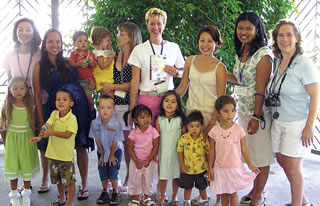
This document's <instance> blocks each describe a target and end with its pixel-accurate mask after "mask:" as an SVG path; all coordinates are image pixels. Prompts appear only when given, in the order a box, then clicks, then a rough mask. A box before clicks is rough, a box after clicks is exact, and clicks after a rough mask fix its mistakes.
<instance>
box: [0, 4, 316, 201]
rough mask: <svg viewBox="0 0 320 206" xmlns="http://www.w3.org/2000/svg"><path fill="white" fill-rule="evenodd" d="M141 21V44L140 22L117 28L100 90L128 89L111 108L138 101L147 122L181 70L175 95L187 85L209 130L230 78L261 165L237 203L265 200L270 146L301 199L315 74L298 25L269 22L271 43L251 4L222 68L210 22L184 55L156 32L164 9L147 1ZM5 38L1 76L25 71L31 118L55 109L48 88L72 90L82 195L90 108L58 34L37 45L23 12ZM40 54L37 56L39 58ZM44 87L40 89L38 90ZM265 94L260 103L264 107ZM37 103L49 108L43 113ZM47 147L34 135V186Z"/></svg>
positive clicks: (189, 106) (163, 19) (215, 30)
mask: <svg viewBox="0 0 320 206" xmlns="http://www.w3.org/2000/svg"><path fill="white" fill-rule="evenodd" d="M145 20H146V25H147V28H148V32H149V35H150V37H149V39H148V40H147V41H145V42H144V43H142V44H139V43H141V33H140V30H139V28H138V29H132V27H130V26H128V25H132V23H125V24H121V25H119V27H118V29H119V31H118V32H119V33H120V35H118V48H119V53H118V55H117V56H116V57H115V64H114V65H115V66H114V72H119V75H114V84H105V85H104V88H103V89H102V91H103V92H104V93H109V92H110V90H114V91H115V90H122V91H126V92H127V93H126V101H125V102H123V101H119V103H118V105H122V106H121V109H120V108H119V112H118V115H119V117H122V115H123V113H124V111H125V110H127V109H129V110H130V111H131V110H132V109H133V107H134V106H135V105H136V104H145V105H147V106H148V107H149V108H150V109H151V110H152V114H153V115H152V117H153V125H154V119H155V117H156V116H157V115H158V114H159V108H160V107H159V104H160V101H161V95H162V94H163V93H164V92H166V91H167V90H170V89H173V88H174V85H173V77H182V80H181V83H180V85H179V87H178V88H177V89H176V91H177V93H178V94H179V95H180V96H181V97H182V96H183V95H184V93H185V91H186V90H187V88H188V87H189V98H188V100H187V105H186V112H187V113H188V112H190V111H192V110H195V109H196V110H200V111H201V113H202V114H203V116H204V118H205V127H204V128H205V129H204V132H205V134H207V133H208V131H209V130H210V129H211V127H212V126H213V125H214V124H216V123H217V122H216V119H217V116H216V113H215V111H214V104H215V100H216V99H217V97H219V96H221V95H223V94H225V91H226V81H229V82H233V83H237V85H236V86H235V90H234V93H235V95H236V96H237V97H238V115H239V120H238V121H239V123H240V124H241V126H243V127H244V128H247V136H246V141H247V144H248V148H249V152H250V156H251V158H252V162H253V164H254V165H255V166H257V167H258V168H259V169H260V173H259V175H258V176H257V178H256V180H255V182H254V185H253V187H252V189H251V191H250V192H249V193H248V194H247V195H245V196H244V197H243V198H242V200H241V202H242V203H248V204H250V205H261V204H262V203H264V201H265V199H264V197H263V195H262V194H263V191H264V187H265V185H266V182H267V179H268V174H269V170H270V165H271V164H273V163H274V153H275V155H276V159H277V162H278V163H279V164H280V166H281V167H282V168H283V169H284V171H285V174H286V176H287V178H288V180H289V182H290V186H291V204H289V205H292V206H297V205H299V206H300V205H301V204H303V205H306V204H308V201H307V199H306V198H305V196H304V195H303V175H302V171H301V167H302V162H303V156H304V152H305V148H306V147H307V146H309V145H310V144H311V142H312V138H313V132H312V128H313V123H314V119H315V117H316V113H317V105H318V78H317V77H318V75H317V72H316V70H315V67H314V66H313V64H312V63H311V61H310V60H309V59H308V58H307V57H306V56H305V55H304V54H303V49H302V47H301V41H302V40H301V33H300V31H299V30H298V28H297V27H296V25H295V24H293V23H292V22H289V21H284V20H282V21H280V22H279V23H278V24H277V25H276V28H275V29H274V31H273V33H272V36H273V41H274V42H273V45H272V50H273V51H271V49H270V47H268V46H267V42H268V41H267V36H266V32H265V29H264V25H263V23H262V21H261V20H260V18H259V17H258V16H257V15H256V14H255V13H253V12H251V11H247V12H244V13H242V14H241V15H240V16H239V17H238V19H237V21H236V25H235V31H234V46H235V51H236V62H235V66H234V68H233V73H232V74H227V73H226V67H225V66H224V65H223V63H221V62H220V60H219V59H217V58H216V57H215V56H214V54H215V52H217V51H218V49H219V48H221V47H222V37H221V34H220V32H219V30H218V28H216V27H215V26H205V27H203V28H202V29H201V30H200V32H199V34H198V38H197V42H198V46H199V51H200V53H201V54H200V55H195V56H190V57H188V58H187V60H186V62H185V61H184V58H183V56H182V53H181V51H180V48H179V46H178V45H177V44H176V43H173V42H169V41H167V40H164V39H163V38H162V34H163V31H164V29H165V26H166V23H167V15H166V13H165V12H164V11H162V10H160V9H157V8H152V9H150V10H149V11H148V12H147V13H146V18H145ZM23 25H24V26H23ZM20 27H25V28H26V27H28V28H29V31H27V33H28V32H29V37H28V35H26V34H25V33H23V32H26V31H22V30H21V29H18V28H20ZM133 27H134V26H133ZM134 28H136V27H134ZM19 32H20V33H19ZM21 32H22V33H21ZM53 32H56V33H57V34H58V35H59V38H58V39H60V41H58V42H53V41H49V40H48V36H49V34H50V33H53ZM26 36H27V38H26ZM13 40H14V42H15V44H16V46H15V49H14V50H13V51H12V52H10V53H9V54H8V55H7V57H6V59H5V62H4V68H5V69H6V71H7V74H8V78H9V79H11V78H12V77H14V76H23V77H25V78H26V81H27V82H28V85H29V87H30V92H31V93H32V94H33V95H34V103H35V105H36V110H37V116H38V123H39V125H42V124H43V123H44V121H45V119H46V118H47V116H46V115H45V114H47V115H48V114H50V113H51V111H52V110H53V109H54V108H51V107H50V106H48V105H46V106H45V107H43V105H45V104H49V105H50V104H51V105H54V104H53V102H54V98H55V92H56V91H57V90H58V89H59V88H61V87H69V89H70V91H71V92H72V93H73V95H74V96H75V99H76V101H75V108H74V109H73V112H75V114H76V116H77V119H78V122H79V121H80V122H81V121H82V123H79V128H82V129H83V130H84V131H83V132H79V133H78V134H77V138H76V150H77V153H78V155H77V157H78V166H79V169H80V174H81V179H82V189H81V191H80V193H79V196H78V197H80V198H82V197H87V195H88V193H85V192H87V180H86V179H87V173H88V156H87V150H86V149H87V148H89V147H91V146H92V145H93V142H92V140H91V139H90V138H88V128H89V125H90V121H89V118H88V116H89V115H88V113H89V111H88V109H83V108H85V107H86V108H88V106H87V100H86V97H85V94H84V92H83V91H82V89H81V87H80V86H79V85H78V84H77V83H75V82H74V79H72V75H71V74H69V73H70V70H69V69H68V65H67V63H66V62H65V60H64V58H63V56H62V37H61V34H60V33H59V32H57V31H56V30H49V31H48V32H47V33H46V35H45V37H44V40H43V44H42V46H41V54H40V50H39V49H38V46H39V45H40V36H39V33H38V31H37V29H36V27H35V26H34V23H33V22H32V21H31V20H29V19H22V20H20V21H18V22H17V23H16V26H15V28H14V33H13ZM272 52H273V54H272ZM151 55H161V56H163V57H165V58H166V65H165V72H166V73H167V78H166V79H165V81H156V80H151V79H150V69H151V68H150V56H151ZM40 56H41V58H40ZM273 56H274V57H275V60H274V61H273ZM119 57H120V58H119ZM38 61H40V63H38V64H37V62H38ZM222 61H223V60H222ZM21 62H24V64H22V63H21ZM273 62H274V64H273ZM123 74H125V77H124V78H123ZM120 78H121V80H120ZM91 88H94V85H93V86H92V85H91ZM43 89H44V90H46V92H43ZM129 92H130V93H129ZM42 94H43V95H42ZM129 94H130V95H129ZM47 95H48V97H46V96H47ZM129 100H130V101H129ZM266 100H267V102H268V107H265V106H264V102H265V101H266ZM306 100H307V104H306ZM50 102H51V103H50ZM116 104H117V101H116ZM43 108H46V109H48V110H49V111H47V112H44V111H45V110H43ZM117 110H118V109H117ZM121 119H122V118H121ZM81 124H82V125H83V127H81V126H80V125H81ZM123 124H124V123H123ZM129 130H130V128H129V127H124V133H125V136H127V135H128V133H129ZM161 144H165V143H164V142H161ZM44 145H45V143H44ZM45 147H46V146H43V144H39V149H40V151H41V160H42V168H43V179H42V185H41V188H40V191H46V190H47V189H48V185H49V183H48V166H47V164H48V162H47V160H46V158H45V157H44V151H45ZM160 148H161V147H160ZM125 150H126V149H125ZM126 180H127V178H126ZM162 198H163V197H162Z"/></svg>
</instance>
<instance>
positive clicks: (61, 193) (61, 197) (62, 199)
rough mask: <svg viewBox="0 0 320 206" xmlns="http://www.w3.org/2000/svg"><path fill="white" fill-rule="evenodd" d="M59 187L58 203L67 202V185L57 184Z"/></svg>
mask: <svg viewBox="0 0 320 206" xmlns="http://www.w3.org/2000/svg"><path fill="white" fill-rule="evenodd" d="M57 187H58V192H59V200H58V202H60V203H63V202H65V201H66V197H65V192H64V191H65V185H64V184H61V183H59V184H57Z"/></svg>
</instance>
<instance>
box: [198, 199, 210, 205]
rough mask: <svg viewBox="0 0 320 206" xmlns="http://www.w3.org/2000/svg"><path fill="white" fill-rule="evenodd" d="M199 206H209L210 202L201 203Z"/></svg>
mask: <svg viewBox="0 0 320 206" xmlns="http://www.w3.org/2000/svg"><path fill="white" fill-rule="evenodd" d="M199 206H209V201H208V200H206V201H203V202H199Z"/></svg>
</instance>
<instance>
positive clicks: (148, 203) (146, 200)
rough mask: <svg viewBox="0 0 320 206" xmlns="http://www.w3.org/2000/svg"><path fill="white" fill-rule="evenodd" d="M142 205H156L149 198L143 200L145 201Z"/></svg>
mask: <svg viewBox="0 0 320 206" xmlns="http://www.w3.org/2000/svg"><path fill="white" fill-rule="evenodd" d="M143 203H144V205H146V206H156V203H154V202H153V201H152V200H151V198H150V197H149V198H147V199H145V200H144V201H143Z"/></svg>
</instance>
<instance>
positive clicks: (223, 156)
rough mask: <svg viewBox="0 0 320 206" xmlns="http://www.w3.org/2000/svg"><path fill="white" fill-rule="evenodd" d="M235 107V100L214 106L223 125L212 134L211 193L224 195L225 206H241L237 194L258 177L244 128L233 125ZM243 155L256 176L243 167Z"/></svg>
mask: <svg viewBox="0 0 320 206" xmlns="http://www.w3.org/2000/svg"><path fill="white" fill-rule="evenodd" d="M235 107H236V104H235V101H234V99H233V98H232V97H230V96H220V97H219V98H218V99H217V101H216V104H215V109H216V111H217V113H218V117H219V118H220V124H219V125H215V126H214V127H213V128H212V129H211V131H210V132H209V136H210V154H209V177H210V180H211V183H210V185H211V191H212V192H214V193H216V194H221V200H222V206H229V205H231V206H235V205H238V202H239V200H238V196H237V191H239V190H242V189H244V188H246V187H247V186H249V185H250V184H251V183H252V182H253V181H254V179H255V177H256V176H257V174H258V173H259V169H258V168H256V167H255V166H253V165H252V164H251V161H250V156H249V152H248V149H247V146H246V142H245V138H244V137H245V135H246V134H245V132H244V130H243V128H242V127H241V126H239V125H238V124H236V123H234V122H233V119H234V115H235ZM241 154H242V155H243V158H244V160H245V161H246V163H247V164H248V167H249V169H250V170H252V171H253V173H248V172H247V171H246V170H245V168H244V167H243V165H242V161H241ZM213 163H214V168H213V169H212V167H213Z"/></svg>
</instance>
